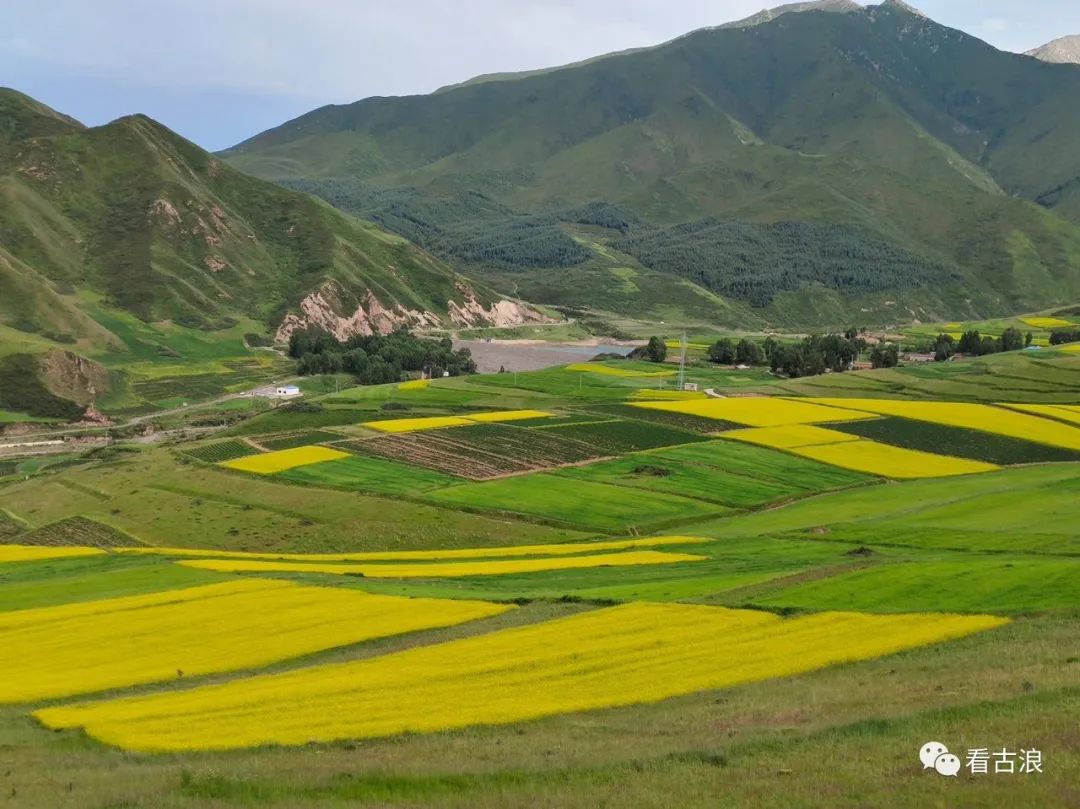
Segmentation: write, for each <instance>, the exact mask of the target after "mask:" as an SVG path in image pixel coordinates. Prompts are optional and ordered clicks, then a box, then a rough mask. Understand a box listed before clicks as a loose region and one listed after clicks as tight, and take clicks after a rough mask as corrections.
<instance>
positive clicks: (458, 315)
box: [446, 286, 551, 327]
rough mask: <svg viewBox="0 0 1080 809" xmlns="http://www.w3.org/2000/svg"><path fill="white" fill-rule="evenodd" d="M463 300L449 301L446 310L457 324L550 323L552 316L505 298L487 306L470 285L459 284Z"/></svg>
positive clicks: (509, 324)
mask: <svg viewBox="0 0 1080 809" xmlns="http://www.w3.org/2000/svg"><path fill="white" fill-rule="evenodd" d="M458 291H459V292H461V293H462V302H461V303H457V302H456V301H447V302H446V310H447V313H448V315H449V317H450V322H451V323H453V324H454V325H455V326H464V327H476V326H502V327H505V326H520V325H522V324H524V323H550V322H551V318H548V317H545V316H544V315H542V314H540V312H538V311H536V310H535V309H532V308H530V307H528V306H526V305H525V304H522V303H518V302H517V301H512V300H509V299H508V298H503V299H502V300H500V301H495V303H493V304H491V306H489V307H487V308H485V307H484V305H483V304H482V303H480V301H478V300H477V299H476V293H475V292H474V291H473V290H472V289H470V288H469V287H463V286H459V287H458Z"/></svg>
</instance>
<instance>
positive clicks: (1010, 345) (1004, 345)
mask: <svg viewBox="0 0 1080 809" xmlns="http://www.w3.org/2000/svg"><path fill="white" fill-rule="evenodd" d="M1023 347H1024V335H1023V334H1021V333H1020V329H1016V328H1013V327H1012V326H1010V327H1009V328H1007V329H1005V331H1003V332H1002V333H1001V347H1000V350H1001V351H1019V350H1020V349H1022V348H1023Z"/></svg>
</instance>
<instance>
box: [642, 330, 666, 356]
mask: <svg viewBox="0 0 1080 809" xmlns="http://www.w3.org/2000/svg"><path fill="white" fill-rule="evenodd" d="M645 359H647V360H648V361H649V362H663V361H664V360H666V359H667V343H665V342H664V341H663V340H661V339H660V338H659V337H655V336H654V337H650V338H649V344H648V345H647V346H645Z"/></svg>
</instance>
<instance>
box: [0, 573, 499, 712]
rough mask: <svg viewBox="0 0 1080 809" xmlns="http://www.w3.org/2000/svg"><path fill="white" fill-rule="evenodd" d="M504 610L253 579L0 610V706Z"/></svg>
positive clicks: (252, 661) (250, 664)
mask: <svg viewBox="0 0 1080 809" xmlns="http://www.w3.org/2000/svg"><path fill="white" fill-rule="evenodd" d="M240 585H243V586H240ZM507 609H508V607H506V606H503V605H498V604H488V603H485V602H479V601H457V600H452V601H451V600H441V599H411V598H401V597H398V596H381V595H370V594H368V593H363V592H360V591H358V590H350V589H338V588H330V587H303V586H300V585H296V584H291V583H289V582H283V581H269V582H265V581H259V580H253V581H250V582H230V583H227V584H222V585H209V586H206V587H193V588H188V589H185V590H174V591H171V592H166V593H156V594H154V595H153V596H150V597H146V596H143V597H135V598H119V599H108V600H104V601H99V602H91V603H90V604H75V605H68V606H61V607H48V608H44V609H36V610H25V611H16V612H14V613H11V614H10V615H4V616H2V617H0V647H2V648H3V649H4V676H3V677H2V678H0V703H11V702H26V701H33V700H41V699H53V698H55V697H63V696H70V695H73V694H87V693H91V692H93V691H102V690H105V689H110V688H123V687H126V686H133V685H140V684H144V683H155V682H175V681H176V680H179V679H180V678H182V677H195V676H199V675H204V674H210V673H214V672H224V671H237V670H240V669H248V668H255V667H258V666H265V665H267V664H269V663H273V662H276V661H279V660H286V659H288V658H292V657H300V656H302V655H307V654H312V653H314V652H318V651H322V650H324V649H332V648H334V647H337V646H346V645H348V644H352V643H358V642H360V641H363V640H369V639H371V638H379V637H385V636H388V635H396V634H400V633H403V632H414V631H416V630H419V629H429V628H433V627H443V626H451V625H453V624H457V623H462V622H464V621H471V620H473V619H475V618H482V617H486V616H490V615H496V614H498V613H501V612H504V611H505V610H507ZM22 612H25V613H29V615H21V614H20V613H22Z"/></svg>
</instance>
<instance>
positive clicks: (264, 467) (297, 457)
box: [221, 446, 349, 475]
mask: <svg viewBox="0 0 1080 809" xmlns="http://www.w3.org/2000/svg"><path fill="white" fill-rule="evenodd" d="M348 457H349V453H347V452H342V451H341V450H337V449H330V447H316V446H308V447H297V448H296V449H282V450H278V451H277V452H267V453H264V454H262V455H250V456H248V457H247V458H236V459H235V460H232V461H224V462H222V463H221V466H224V467H227V468H229V469H238V470H240V471H241V472H254V473H256V474H258V475H272V474H274V473H275V472H284V471H285V470H286V469H295V468H296V467H298V466H310V465H312V464H316V463H322V462H323V461H336V460H337V459H338V458H348Z"/></svg>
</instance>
